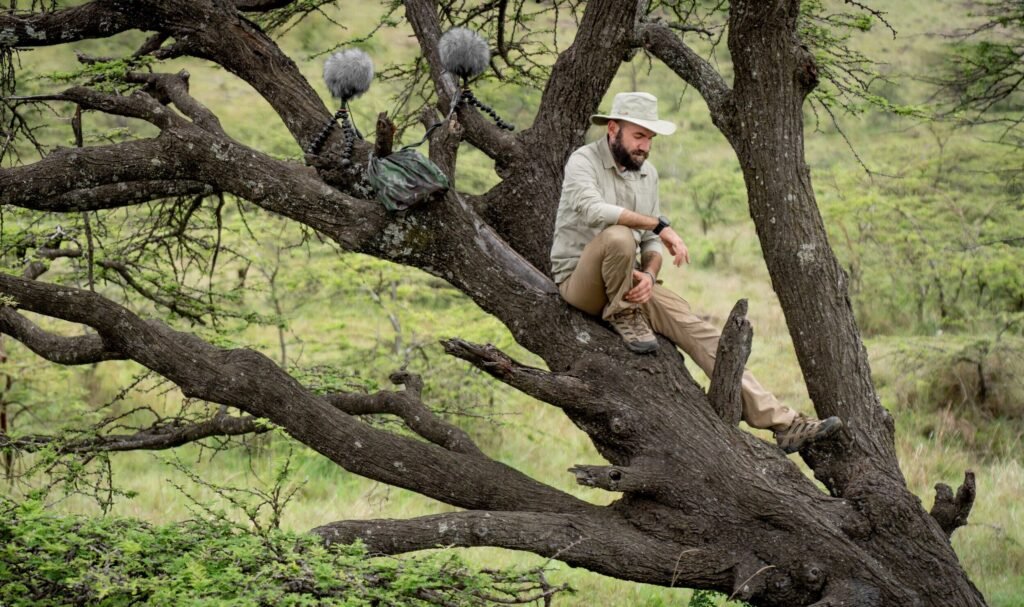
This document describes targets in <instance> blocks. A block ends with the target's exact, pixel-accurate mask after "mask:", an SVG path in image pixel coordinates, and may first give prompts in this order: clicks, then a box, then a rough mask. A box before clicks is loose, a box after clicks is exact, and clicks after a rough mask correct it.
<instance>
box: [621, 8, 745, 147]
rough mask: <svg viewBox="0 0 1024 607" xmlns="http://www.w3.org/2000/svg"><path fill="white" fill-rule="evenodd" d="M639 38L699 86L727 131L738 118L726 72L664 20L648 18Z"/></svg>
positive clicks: (677, 71)
mask: <svg viewBox="0 0 1024 607" xmlns="http://www.w3.org/2000/svg"><path fill="white" fill-rule="evenodd" d="M637 38H638V39H639V40H640V43H641V44H643V46H644V48H646V49H647V50H648V51H650V52H651V53H652V54H653V55H654V56H655V57H657V58H658V59H661V61H662V62H663V63H664V64H665V65H667V66H668V68H669V69H671V70H672V71H673V72H675V73H676V75H678V76H679V77H680V78H682V79H683V80H684V81H685V82H687V83H688V84H690V85H691V86H693V87H694V88H695V89H697V92H699V93H700V95H701V97H703V98H704V102H705V103H707V105H708V110H710V112H711V120H712V121H713V122H714V123H715V125H716V126H718V127H719V128H721V129H722V130H723V132H725V133H726V135H727V136H728V133H729V132H731V130H732V122H733V120H734V119H735V108H734V107H733V97H732V91H730V90H729V86H728V85H727V84H726V82H725V80H724V79H723V78H722V75H721V74H719V73H718V70H716V69H715V68H714V66H712V65H711V64H710V63H708V61H707V60H705V59H704V58H703V57H701V56H700V55H698V54H697V53H696V52H694V51H693V49H691V48H690V47H689V46H688V45H687V44H686V43H685V42H683V40H682V39H681V38H680V37H679V36H678V35H676V33H675V32H673V31H672V29H671V27H670V26H669V25H667V24H665V23H661V22H647V23H643V24H641V25H640V27H639V28H637Z"/></svg>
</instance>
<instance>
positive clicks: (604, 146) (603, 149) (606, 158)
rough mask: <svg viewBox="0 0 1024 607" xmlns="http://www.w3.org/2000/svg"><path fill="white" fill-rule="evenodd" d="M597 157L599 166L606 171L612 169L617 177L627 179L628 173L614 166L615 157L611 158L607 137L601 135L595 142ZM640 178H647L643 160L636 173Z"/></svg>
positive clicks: (645, 163) (645, 162)
mask: <svg viewBox="0 0 1024 607" xmlns="http://www.w3.org/2000/svg"><path fill="white" fill-rule="evenodd" d="M597 155H598V156H599V157H600V158H601V164H603V165H604V168H606V169H612V170H613V171H615V172H616V173H617V174H618V175H619V177H622V178H623V179H627V178H628V177H627V175H628V174H629V171H620V170H619V166H618V165H617V164H615V157H614V156H612V148H611V146H609V145H608V135H602V136H601V138H600V139H598V141H597ZM638 173H639V174H640V176H641V177H647V161H646V160H645V161H644V163H643V165H641V167H640V170H639V171H638Z"/></svg>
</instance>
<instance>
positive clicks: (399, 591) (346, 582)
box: [0, 500, 560, 607]
mask: <svg viewBox="0 0 1024 607" xmlns="http://www.w3.org/2000/svg"><path fill="white" fill-rule="evenodd" d="M0 514H2V515H3V516H0V546H2V548H0V604H3V605H9V606H10V607H28V606H30V605H31V606H33V607H49V606H58V605H104V606H111V607H113V606H121V605H138V604H140V603H141V604H147V605H196V604H202V605H222V604H223V605H228V604H230V605H236V606H257V605H286V606H298V605H323V606H330V605H338V606H341V605H344V606H346V607H362V606H369V605H396V606H399V605H401V606H406V605H407V606H410V607H411V606H428V605H496V604H508V603H510V602H511V603H522V602H527V601H529V600H531V599H533V600H539V599H543V598H544V597H545V596H550V594H552V593H553V592H557V591H558V590H560V588H559V589H556V590H554V591H552V589H551V588H550V587H548V586H547V585H546V584H545V583H544V582H543V577H542V574H540V573H538V572H532V573H521V572H494V571H479V570H474V569H472V568H470V567H468V566H467V565H466V564H465V563H464V562H463V561H462V560H461V559H460V558H459V557H458V556H456V555H455V554H454V553H452V552H450V551H449V552H440V553H434V554H425V555H419V556H416V557H409V558H401V559H398V558H392V557H377V558H371V557H370V555H368V554H367V551H366V549H365V548H364V547H363V546H362V545H361V544H358V543H357V544H352V545H347V546H346V545H332V546H330V547H327V546H324V545H323V542H322V541H320V540H319V539H318V538H316V537H314V536H312V535H309V534H299V533H294V532H289V531H283V530H280V529H266V530H263V531H262V532H260V533H247V532H245V531H244V530H242V529H240V528H239V527H238V526H237V525H233V524H231V523H230V522H229V521H228V520H227V519H224V518H217V517H204V518H198V519H192V520H187V521H183V522H179V523H172V524H167V525H150V524H147V523H145V522H143V521H139V520H137V519H131V518H123V517H113V516H108V517H82V516H72V515H57V514H54V513H52V512H50V511H48V510H47V509H46V508H45V506H44V504H43V502H41V501H38V500H28V501H24V502H22V503H20V504H17V505H15V504H13V503H11V502H7V501H5V502H0Z"/></svg>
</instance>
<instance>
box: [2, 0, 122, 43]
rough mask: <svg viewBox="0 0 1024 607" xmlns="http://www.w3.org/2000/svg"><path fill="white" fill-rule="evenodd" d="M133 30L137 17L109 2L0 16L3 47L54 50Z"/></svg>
mask: <svg viewBox="0 0 1024 607" xmlns="http://www.w3.org/2000/svg"><path fill="white" fill-rule="evenodd" d="M134 27H137V23H136V20H135V18H134V16H133V15H132V14H131V13H130V12H129V11H122V10H119V9H118V8H117V7H116V3H115V2H110V1H107V0H96V1H94V2H89V3H86V4H83V5H81V6H75V7H72V8H66V9H62V10H58V11H53V12H40V13H17V12H0V32H2V33H0V44H2V45H6V46H12V47H33V46H51V45H55V44H66V43H68V42H74V41H76V40H87V39H90V38H106V37H108V36H113V35H114V34H119V33H121V32H123V31H125V30H129V29H132V28H134Z"/></svg>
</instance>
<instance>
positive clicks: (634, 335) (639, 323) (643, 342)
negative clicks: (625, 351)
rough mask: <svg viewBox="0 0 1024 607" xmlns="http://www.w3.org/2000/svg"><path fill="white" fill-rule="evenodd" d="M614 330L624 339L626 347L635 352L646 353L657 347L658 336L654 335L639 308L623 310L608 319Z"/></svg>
mask: <svg viewBox="0 0 1024 607" xmlns="http://www.w3.org/2000/svg"><path fill="white" fill-rule="evenodd" d="M608 322H610V323H611V324H612V327H614V328H615V331H616V332H617V333H618V334H619V335H621V336H622V339H624V340H625V341H626V347H627V348H629V349H630V350H632V351H633V352H636V353H637V354H646V353H647V352H654V351H655V350H657V349H658V338H656V337H655V336H654V332H653V331H651V327H650V326H649V325H648V324H647V319H646V318H644V315H643V313H642V312H641V311H640V308H629V309H626V310H623V311H621V312H619V313H618V314H616V315H615V316H612V317H611V318H609V319H608Z"/></svg>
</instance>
